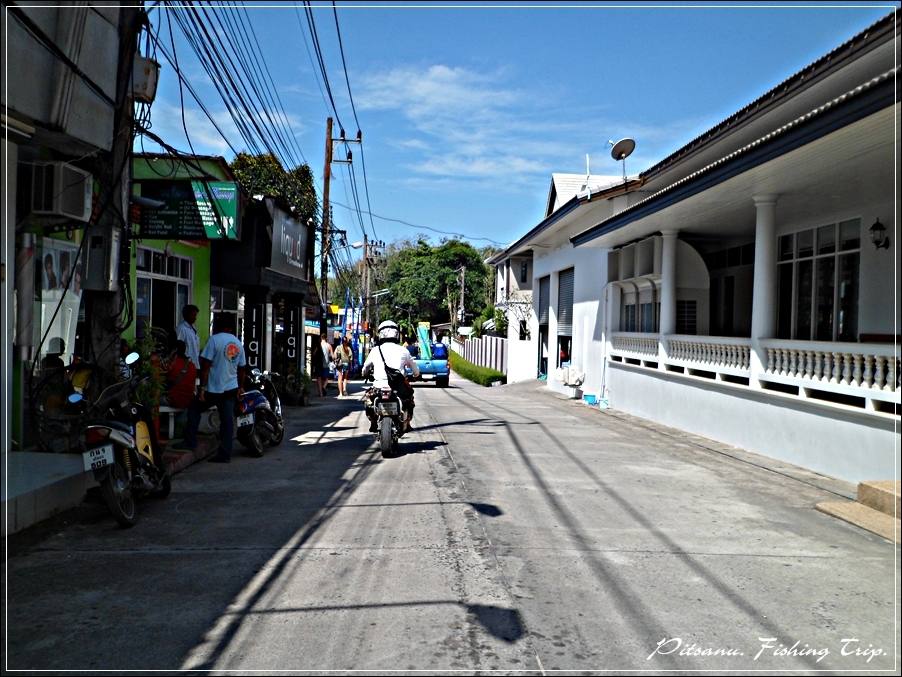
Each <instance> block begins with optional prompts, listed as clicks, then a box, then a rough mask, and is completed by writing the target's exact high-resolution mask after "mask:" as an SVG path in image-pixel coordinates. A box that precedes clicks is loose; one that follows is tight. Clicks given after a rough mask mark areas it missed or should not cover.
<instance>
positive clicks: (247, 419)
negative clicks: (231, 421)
mask: <svg viewBox="0 0 902 677" xmlns="http://www.w3.org/2000/svg"><path fill="white" fill-rule="evenodd" d="M246 425H254V415H253V414H245V415H244V416H239V417H238V427H239V428H243V427H244V426H246Z"/></svg>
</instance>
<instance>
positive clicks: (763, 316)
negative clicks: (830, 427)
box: [750, 195, 778, 388]
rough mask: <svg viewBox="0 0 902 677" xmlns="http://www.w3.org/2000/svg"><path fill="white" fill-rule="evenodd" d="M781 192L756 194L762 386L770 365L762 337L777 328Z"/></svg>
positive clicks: (755, 352) (756, 310) (754, 360)
mask: <svg viewBox="0 0 902 677" xmlns="http://www.w3.org/2000/svg"><path fill="white" fill-rule="evenodd" d="M777 198H778V196H777V195H756V196H755V197H754V201H755V273H754V283H753V286H752V332H751V333H752V335H751V342H752V354H751V365H750V366H751V379H750V385H751V386H752V387H753V388H759V387H761V384H760V382H759V381H758V376H759V375H760V374H763V373H764V371H765V369H766V367H767V354H766V351H765V350H764V348H762V347H761V345H760V344H759V340H760V339H768V338H773V337H774V334H775V333H776V330H777V316H776V292H777V285H776V277H777V235H776V224H777V219H776V211H777Z"/></svg>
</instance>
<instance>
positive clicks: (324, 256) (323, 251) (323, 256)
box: [319, 118, 332, 334]
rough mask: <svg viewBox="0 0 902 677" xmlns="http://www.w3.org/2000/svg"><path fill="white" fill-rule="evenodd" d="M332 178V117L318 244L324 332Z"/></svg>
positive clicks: (324, 328)
mask: <svg viewBox="0 0 902 677" xmlns="http://www.w3.org/2000/svg"><path fill="white" fill-rule="evenodd" d="M331 178H332V118H326V164H325V166H324V167H323V239H322V244H321V245H320V264H319V277H320V283H319V290H320V291H319V293H320V296H321V301H322V303H323V306H324V311H325V312H323V316H322V318H321V319H320V323H319V331H320V333H321V334H325V333H326V332H327V331H328V324H329V319H328V316H329V313H328V309H329V249H330V247H331V242H330V240H329V182H330V180H331Z"/></svg>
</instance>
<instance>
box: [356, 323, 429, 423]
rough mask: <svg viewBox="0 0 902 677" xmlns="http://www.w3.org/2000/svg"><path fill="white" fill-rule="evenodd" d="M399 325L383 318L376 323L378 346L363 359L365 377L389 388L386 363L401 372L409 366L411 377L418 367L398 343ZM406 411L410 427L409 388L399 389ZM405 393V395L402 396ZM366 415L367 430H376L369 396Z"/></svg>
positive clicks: (374, 383)
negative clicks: (364, 360)
mask: <svg viewBox="0 0 902 677" xmlns="http://www.w3.org/2000/svg"><path fill="white" fill-rule="evenodd" d="M400 340H401V329H400V327H398V325H397V323H395V322H393V321H392V320H385V321H384V322H382V324H380V325H379V329H378V330H377V341H378V343H377V347H375V348H373V349H372V350H371V351H370V354H369V355H368V356H367V358H366V362H364V363H363V376H364V378H367V377H369V376H370V375H372V377H373V387H374V388H388V387H390V384H389V382H388V376H387V374H386V372H385V367H386V365H387V366H389V367H392V368H393V369H397V370H398V371H400V372H401V373H402V374H403V373H405V372H404V368H405V367H410V371H411V373H412V375H413V377H414V378H419V376H420V368H419V367H417V363H416V361H415V360H414V359H413V356H411V354H410V353H409V352H408V350H407V349H406V348H405V347H404V346H402V345H401V344H400ZM398 394H399V395H400V396H401V401H402V403H403V405H404V410H405V411H406V412H407V430H410V428H411V421H412V419H413V409H414V401H413V389H412V388H409V389H408V393H406V394H405V393H398ZM405 395H406V396H405ZM366 415H367V418H369V419H370V432H371V433H374V432H377V430H378V428H377V421H376V411H375V409H373V403H372V400H371V398H369V397H367V398H366Z"/></svg>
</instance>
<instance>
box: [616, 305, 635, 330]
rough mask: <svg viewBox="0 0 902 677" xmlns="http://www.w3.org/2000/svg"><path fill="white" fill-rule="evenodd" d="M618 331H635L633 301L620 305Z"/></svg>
mask: <svg viewBox="0 0 902 677" xmlns="http://www.w3.org/2000/svg"><path fill="white" fill-rule="evenodd" d="M620 331H637V329H636V304H635V303H625V304H624V305H623V306H621V308H620Z"/></svg>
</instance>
